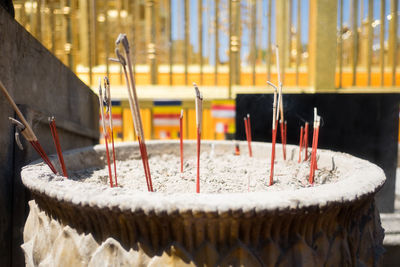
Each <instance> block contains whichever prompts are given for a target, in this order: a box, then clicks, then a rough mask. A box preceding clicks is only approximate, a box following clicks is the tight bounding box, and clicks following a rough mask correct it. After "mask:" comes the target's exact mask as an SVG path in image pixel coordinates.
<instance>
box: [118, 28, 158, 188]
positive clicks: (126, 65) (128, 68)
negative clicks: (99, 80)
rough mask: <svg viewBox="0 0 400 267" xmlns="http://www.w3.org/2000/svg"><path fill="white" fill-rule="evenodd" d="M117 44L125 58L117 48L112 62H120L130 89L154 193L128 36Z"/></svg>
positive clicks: (132, 106) (144, 161) (142, 149)
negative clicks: (123, 52) (120, 46)
mask: <svg viewBox="0 0 400 267" xmlns="http://www.w3.org/2000/svg"><path fill="white" fill-rule="evenodd" d="M115 43H116V45H117V46H118V45H120V44H121V45H122V47H123V49H124V51H125V57H124V56H122V55H121V54H120V52H119V49H118V47H117V48H116V49H115V53H116V55H117V58H118V59H112V60H113V61H117V62H119V63H120V64H121V65H122V68H123V70H124V75H125V80H126V84H127V89H128V97H129V106H130V109H131V114H132V119H133V124H134V128H135V132H136V135H137V137H138V142H139V150H140V155H141V157H142V162H143V169H144V173H145V176H146V184H147V189H148V191H150V192H153V184H152V181H151V174H150V166H149V159H148V155H147V148H146V142H145V137H144V131H143V123H142V118H141V115H140V109H139V100H138V97H137V93H136V85H135V79H134V77H133V71H132V62H131V55H130V48H129V42H128V38H127V37H126V34H120V35H119V36H118V38H117V40H116V42H115ZM128 74H129V75H128Z"/></svg>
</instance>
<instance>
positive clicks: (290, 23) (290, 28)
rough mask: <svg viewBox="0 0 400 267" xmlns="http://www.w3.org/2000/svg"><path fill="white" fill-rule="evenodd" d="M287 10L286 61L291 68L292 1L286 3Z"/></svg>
mask: <svg viewBox="0 0 400 267" xmlns="http://www.w3.org/2000/svg"><path fill="white" fill-rule="evenodd" d="M288 5H289V7H288V9H289V12H288V13H289V23H288V32H287V33H288V46H287V53H288V55H289V56H288V59H289V62H288V63H289V64H288V67H291V66H292V53H291V52H292V24H293V19H292V15H293V14H292V12H293V0H289V2H288Z"/></svg>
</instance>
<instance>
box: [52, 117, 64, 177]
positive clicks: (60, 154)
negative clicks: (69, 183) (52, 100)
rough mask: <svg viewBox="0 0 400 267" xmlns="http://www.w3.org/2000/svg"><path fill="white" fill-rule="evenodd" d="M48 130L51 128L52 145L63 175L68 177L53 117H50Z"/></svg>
mask: <svg viewBox="0 0 400 267" xmlns="http://www.w3.org/2000/svg"><path fill="white" fill-rule="evenodd" d="M50 130H51V135H52V136H53V141H54V145H55V146H56V150H57V156H58V160H59V162H60V165H61V169H62V172H63V176H64V177H66V178H68V173H67V168H66V167H65V163H64V157H63V154H62V151H61V145H60V140H59V138H58V133H57V127H56V120H55V118H54V117H52V118H51V119H50Z"/></svg>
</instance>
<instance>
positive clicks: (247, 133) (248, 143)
mask: <svg viewBox="0 0 400 267" xmlns="http://www.w3.org/2000/svg"><path fill="white" fill-rule="evenodd" d="M243 120H244V128H245V131H246V140H247V146H248V147H249V156H250V157H251V156H252V153H251V142H250V134H249V123H248V118H246V117H244V118H243Z"/></svg>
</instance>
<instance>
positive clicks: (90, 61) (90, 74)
mask: <svg viewBox="0 0 400 267" xmlns="http://www.w3.org/2000/svg"><path fill="white" fill-rule="evenodd" d="M95 4H96V2H95V0H92V1H90V3H89V5H88V16H87V17H88V22H87V23H88V25H89V27H88V32H89V38H88V52H89V55H88V59H89V83H90V85H92V84H93V50H92V46H93V38H92V36H93V34H94V32H93V27H92V24H93V21H92V19H91V18H92V15H93V12H92V11H93V9H94V5H95Z"/></svg>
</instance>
